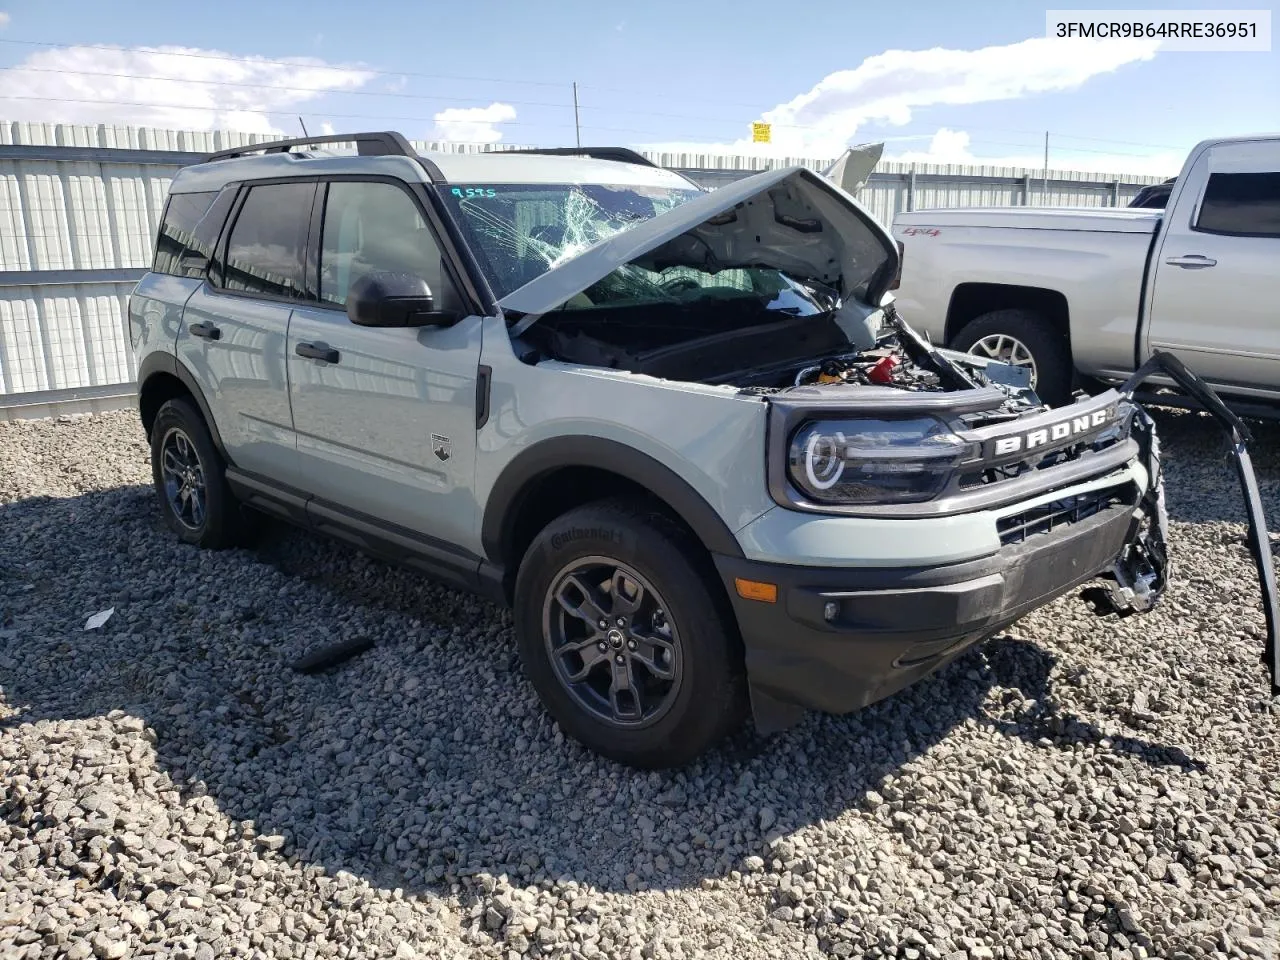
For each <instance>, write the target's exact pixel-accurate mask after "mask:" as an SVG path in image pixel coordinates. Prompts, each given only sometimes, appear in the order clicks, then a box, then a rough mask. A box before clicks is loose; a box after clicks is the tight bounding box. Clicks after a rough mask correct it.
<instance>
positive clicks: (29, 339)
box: [0, 123, 1158, 406]
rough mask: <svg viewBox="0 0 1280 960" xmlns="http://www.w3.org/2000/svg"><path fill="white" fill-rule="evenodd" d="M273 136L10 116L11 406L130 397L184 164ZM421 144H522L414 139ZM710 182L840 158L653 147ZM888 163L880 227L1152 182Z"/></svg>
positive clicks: (2, 318)
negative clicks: (170, 201) (148, 282)
mask: <svg viewBox="0 0 1280 960" xmlns="http://www.w3.org/2000/svg"><path fill="white" fill-rule="evenodd" d="M264 139H267V138H265V137H262V136H258V135H252V134H239V133H230V132H224V131H213V132H190V131H176V130H154V129H149V128H137V127H115V126H105V125H104V126H96V127H89V126H69V125H61V124H57V125H55V124H28V123H0V406H8V405H12V404H14V403H19V402H21V403H31V404H35V403H40V404H44V403H47V402H56V401H59V400H62V399H68V398H77V397H80V398H83V397H90V398H91V397H94V396H104V395H110V394H112V393H122V392H126V390H127V386H128V384H130V382H131V381H132V380H133V377H134V374H135V368H134V364H133V358H132V356H131V355H130V351H129V350H128V348H127V343H128V340H127V331H126V322H127V302H128V295H129V291H130V290H131V289H132V286H133V284H134V282H136V278H137V276H138V274H139V271H140V270H142V269H145V268H146V267H147V266H148V265H149V264H150V262H151V244H152V239H153V237H154V235H155V231H156V227H157V226H158V221H159V216H160V211H161V209H162V208H163V206H164V198H165V193H166V191H167V190H168V187H169V182H170V180H171V179H172V177H173V174H174V172H175V171H176V170H178V169H179V167H180V166H182V165H183V164H184V163H187V162H190V160H191V159H192V158H191V157H190V154H203V153H209V152H212V151H214V150H223V149H227V148H230V147H236V146H244V145H246V144H250V143H257V142H261V141H262V140H264ZM414 146H415V148H417V149H418V150H421V151H424V152H426V151H441V152H446V151H447V152H475V151H479V150H488V149H511V148H513V147H514V146H515V145H493V146H489V145H476V144H454V143H434V142H415V143H414ZM184 155H185V156H184ZM647 156H648V157H649V158H650V159H652V160H653V161H654V162H656V163H658V164H660V165H662V166H667V167H673V168H676V169H680V170H683V171H686V172H688V174H689V175H690V176H691V177H692V178H693V179H695V180H697V181H699V182H700V183H703V184H705V185H707V186H715V185H717V184H719V183H724V182H728V181H729V180H734V179H738V178H739V177H742V176H746V175H747V174H749V173H750V172H752V171H753V170H759V169H765V168H766V167H773V166H778V165H790V164H797V165H801V166H806V167H809V168H810V169H815V170H820V169H823V168H825V167H826V166H827V165H828V164H829V163H830V160H824V159H820V158H812V157H781V158H774V159H766V158H762V157H757V156H739V155H724V154H702V153H653V152H649V153H647ZM1041 176H1042V173H1041V172H1040V171H1027V170H1019V169H1011V168H992V167H944V166H932V165H916V166H912V165H904V164H895V163H881V164H880V165H879V166H878V167H877V168H876V172H875V173H874V174H873V175H872V179H871V181H870V182H869V183H868V184H867V186H866V187H865V189H864V191H863V193H862V194H861V195H860V196H859V199H860V200H861V201H862V202H863V203H864V204H865V205H866V206H867V207H868V209H869V210H870V211H871V213H872V214H873V215H874V216H875V217H876V218H877V219H879V220H880V221H881V222H882V223H885V224H889V223H891V222H892V220H893V217H894V216H895V215H896V214H897V213H898V212H899V211H900V210H905V209H908V208H914V209H922V208H927V207H939V206H974V205H1007V204H1020V203H1026V202H1030V203H1033V204H1040V203H1044V202H1047V203H1050V204H1070V205H1090V206H1093V205H1105V204H1111V203H1115V202H1117V200H1118V202H1119V203H1120V204H1124V203H1127V202H1128V201H1129V199H1130V198H1132V196H1133V195H1134V194H1135V193H1136V192H1137V191H1138V190H1139V189H1140V188H1141V187H1142V186H1143V185H1145V184H1148V183H1156V182H1158V178H1154V177H1125V176H1114V175H1113V176H1108V175H1103V174H1092V175H1091V174H1080V173H1073V172H1070V171H1055V170H1051V171H1049V181H1050V182H1049V191H1048V194H1047V196H1043V195H1042V189H1043V188H1042V181H1041V180H1040V177H1041Z"/></svg>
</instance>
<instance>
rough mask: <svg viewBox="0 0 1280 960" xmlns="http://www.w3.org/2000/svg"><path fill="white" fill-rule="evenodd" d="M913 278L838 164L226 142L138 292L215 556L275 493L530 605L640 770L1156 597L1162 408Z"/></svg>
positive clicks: (171, 209) (544, 667) (153, 391)
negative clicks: (721, 164)
mask: <svg viewBox="0 0 1280 960" xmlns="http://www.w3.org/2000/svg"><path fill="white" fill-rule="evenodd" d="M332 142H348V143H351V142H354V143H356V144H357V147H358V153H357V154H354V155H345V156H344V155H340V154H337V153H334V152H332V151H330V152H314V151H311V150H309V148H310V147H311V146H313V145H316V144H319V143H332ZM897 268H898V251H897V249H896V247H895V245H894V243H893V240H892V239H891V237H890V235H889V234H888V233H887V232H886V231H885V229H884V228H883V227H881V226H879V225H878V224H877V223H875V222H874V221H873V220H872V218H871V217H870V216H869V215H868V214H867V213H866V212H865V211H864V210H862V209H861V208H860V207H859V206H858V205H857V203H856V202H854V200H853V199H852V198H851V197H850V196H849V195H848V194H847V193H844V192H843V191H842V190H840V189H839V188H838V187H836V186H835V185H834V184H832V183H831V182H829V181H828V180H826V179H824V178H823V177H821V176H819V175H817V174H815V173H812V172H810V171H808V170H805V169H801V168H794V167H793V168H787V169H780V170H773V171H767V172H764V173H761V174H758V175H755V176H751V177H749V178H747V179H744V180H741V181H738V182H736V183H732V184H730V185H728V186H725V187H722V188H720V189H718V190H715V191H703V190H700V189H699V188H697V187H696V186H695V185H694V184H692V183H690V182H689V181H688V180H686V179H684V178H682V177H681V176H679V175H678V174H676V173H675V172H672V171H668V170H663V169H660V168H657V167H655V166H653V165H652V164H650V163H648V162H647V161H645V160H644V159H643V158H641V157H640V156H639V155H637V154H634V153H632V152H630V151H625V150H615V149H600V150H551V151H512V152H495V153H484V154H471V155H443V154H442V155H433V156H425V155H423V156H420V155H418V154H417V153H415V152H414V150H413V149H412V148H411V146H410V145H409V144H408V143H407V142H406V141H405V140H404V139H403V138H402V137H401V136H400V135H398V134H394V133H378V134H360V135H344V136H339V137H330V138H319V139H318V140H317V139H313V140H306V141H285V142H281V143H275V144H260V145H257V146H254V147H250V148H245V149H242V150H237V151H230V152H226V153H221V154H215V155H213V156H211V157H209V158H208V160H207V161H205V162H202V163H198V164H195V165H193V166H190V167H187V168H185V169H183V170H182V171H181V172H179V173H178V175H177V176H176V178H175V179H174V181H173V184H172V187H171V190H170V194H169V198H168V201H167V203H166V206H165V210H164V214H163V219H162V223H161V226H160V231H159V237H158V241H157V247H156V254H155V262H154V265H153V268H152V270H151V271H150V272H149V273H148V274H147V275H146V276H145V277H144V278H143V279H142V280H141V282H140V283H139V284H138V286H137V288H136V289H135V291H134V292H133V295H132V299H131V304H130V310H129V318H130V328H131V338H132V343H133V347H134V349H135V351H136V353H137V357H138V368H139V377H138V383H139V395H138V396H139V406H140V412H141V416H142V422H143V425H144V427H145V429H146V431H147V434H148V436H149V437H150V441H151V451H152V460H153V466H154V478H155V486H156V490H157V493H158V495H159V500H160V503H161V505H162V509H163V511H164V515H165V518H166V520H167V522H168V524H169V525H170V527H172V529H173V530H174V531H175V532H176V534H177V535H178V536H179V537H181V538H182V539H183V540H185V541H187V542H189V543H192V544H198V545H200V546H205V547H225V546H229V545H233V544H235V543H237V542H240V541H241V538H242V537H243V536H244V535H245V534H246V533H247V532H248V531H249V530H250V528H251V527H252V526H253V519H252V518H253V517H254V516H255V515H257V513H258V512H265V513H269V514H274V515H277V516H280V517H283V518H286V519H288V520H290V521H293V522H295V523H298V524H302V525H304V526H307V527H310V528H312V529H314V530H317V531H322V532H324V533H328V534H331V535H333V536H336V537H340V538H341V539H343V540H345V541H347V542H349V543H352V544H354V545H356V546H357V547H358V548H359V549H361V550H364V551H367V552H369V553H371V554H375V555H378V556H381V557H384V558H387V559H390V560H394V561H399V562H403V563H407V564H410V565H412V566H414V567H417V568H419V569H421V570H423V571H425V572H427V573H429V574H431V575H432V576H435V577H438V578H440V579H442V580H444V581H446V582H448V583H450V584H453V585H456V586H458V587H461V588H467V589H470V590H474V591H478V592H480V593H481V594H483V595H485V596H488V597H490V598H492V599H493V600H495V601H497V602H500V603H505V604H509V605H511V607H512V608H513V614H514V623H515V634H516V640H517V643H518V646H519V651H520V655H521V657H522V660H523V663H524V667H525V670H526V672H527V674H528V677H529V679H530V680H531V682H532V683H533V685H534V687H535V688H536V689H537V691H538V693H539V695H540V696H541V698H542V700H543V702H544V703H545V705H546V708H547V709H548V711H549V712H550V713H551V714H552V716H554V718H555V719H556V720H557V721H558V723H559V724H560V726H561V727H562V728H563V730H564V731H565V732H566V733H568V734H570V735H572V736H573V737H576V738H577V739H578V740H579V741H581V742H582V743H584V744H586V745H587V746H589V747H590V748H592V749H594V750H596V751H598V752H600V753H602V754H604V755H607V756H609V757H612V758H615V759H617V760H620V761H623V762H625V763H629V764H633V765H637V766H643V767H663V766H675V765H680V764H683V763H686V762H688V761H689V760H691V759H692V758H694V757H696V756H697V755H699V754H700V753H702V752H703V751H704V750H706V749H707V748H708V747H709V746H711V745H712V744H713V743H715V742H716V741H717V740H718V739H719V738H720V737H722V736H723V735H724V734H726V733H727V732H729V731H730V730H732V729H733V728H734V727H735V726H736V725H737V724H739V723H740V722H741V720H742V718H743V716H744V714H745V713H746V712H747V711H748V710H749V711H750V712H751V713H752V714H753V715H754V719H755V723H756V726H757V727H758V728H759V729H761V730H762V731H766V732H767V731H773V730H778V729H782V728H784V727H786V726H787V725H789V724H791V723H793V722H794V721H795V720H796V719H797V717H798V716H799V715H800V713H801V711H802V710H803V709H804V708H812V709H817V710H824V711H830V712H837V713H840V712H848V711H851V710H854V709H856V708H859V707H861V706H863V705H865V704H868V703H871V702H873V701H875V700H877V699H879V698H882V697H885V696H887V695H889V694H891V693H893V692H894V691H896V690H898V689H900V688H902V687H903V686H905V685H907V684H909V683H911V682H912V681H914V680H916V679H918V678H919V677H922V676H924V675H925V674H927V673H929V672H930V671H932V670H935V669H937V668H938V667H940V666H942V665H943V664H945V663H947V662H948V661H950V660H951V659H953V658H955V657H956V656H957V655H959V654H960V653H961V652H962V651H964V650H965V649H966V648H968V647H970V646H971V645H972V644H974V643H976V642H978V641H980V640H982V639H984V638H985V637H988V636H990V635H991V634H992V633H994V632H995V631H998V630H1000V629H1001V628H1003V627H1005V626H1007V625H1008V624H1010V623H1011V622H1012V621H1014V620H1016V619H1017V618H1018V617H1020V616H1022V615H1023V614H1025V613H1026V612H1027V611H1029V610H1031V609H1032V608H1034V607H1036V606H1039V605H1041V604H1044V603H1046V602H1047V601H1049V600H1050V599H1052V598H1054V597H1057V596H1059V595H1062V594H1064V593H1066V592H1069V591H1071V590H1072V589H1073V588H1076V587H1077V586H1080V585H1082V584H1085V583H1086V582H1088V581H1093V580H1095V579H1097V580H1098V583H1097V585H1096V587H1095V588H1094V593H1095V595H1096V602H1097V605H1098V606H1099V607H1100V608H1104V609H1106V610H1110V611H1121V612H1128V611H1133V610H1142V609H1146V608H1148V607H1149V606H1150V605H1151V604H1152V603H1153V602H1154V601H1155V599H1156V598H1157V597H1158V596H1159V595H1160V593H1161V592H1162V591H1163V589H1164V586H1165V579H1166V577H1165V557H1164V547H1163V543H1164V539H1163V526H1164V516H1163V509H1162V505H1163V500H1162V499H1161V496H1160V493H1161V490H1162V486H1161V484H1160V483H1159V467H1158V454H1157V451H1156V444H1155V433H1154V429H1153V426H1152V422H1151V420H1150V419H1149V418H1148V417H1147V415H1146V414H1145V412H1144V411H1143V410H1142V409H1141V407H1139V406H1138V405H1136V404H1134V403H1132V402H1131V401H1130V399H1129V395H1128V394H1126V393H1125V391H1124V390H1123V389H1119V390H1117V389H1111V390H1107V391H1106V392H1104V393H1102V394H1100V395H1098V396H1096V397H1092V398H1085V397H1081V398H1079V400H1078V402H1076V403H1074V404H1072V405H1071V406H1069V407H1068V408H1066V409H1059V410H1050V409H1048V408H1046V407H1045V406H1044V405H1043V404H1041V403H1040V401H1039V400H1038V399H1037V398H1036V397H1035V395H1034V394H1032V393H1031V392H1030V391H1029V390H1028V389H1027V388H1026V387H1025V384H1023V383H1021V382H1020V380H1019V375H1020V371H1018V370H1016V369H1014V368H1012V367H1009V366H1006V365H1003V364H998V363H988V362H986V361H983V360H980V359H978V358H976V357H970V356H965V355H961V354H952V353H950V352H947V351H939V350H936V349H934V348H932V347H931V346H929V345H928V344H927V343H926V342H925V341H923V340H922V339H921V338H919V337H917V336H916V335H915V334H914V333H913V332H912V331H911V329H910V328H909V327H907V326H906V325H905V324H904V323H903V322H902V320H901V319H900V318H899V317H898V316H897V315H896V313H895V312H894V310H893V307H892V302H891V301H892V298H891V295H890V294H889V291H890V289H891V287H892V286H893V284H894V280H895V273H896V271H897ZM1250 476H1251V474H1250ZM1264 529H1265V528H1264Z"/></svg>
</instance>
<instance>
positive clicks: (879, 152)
mask: <svg viewBox="0 0 1280 960" xmlns="http://www.w3.org/2000/svg"><path fill="white" fill-rule="evenodd" d="M883 154H884V144H883V143H860V144H858V145H857V146H856V147H850V148H849V149H848V150H846V151H845V152H844V153H842V154H841V155H840V159H839V160H837V161H836V162H835V163H833V164H832V165H831V166H829V167H827V169H825V170H823V171H822V175H823V176H824V177H826V178H827V179H828V180H831V181H833V182H835V183H837V184H839V186H840V189H842V190H843V191H844V192H845V193H847V194H849V196H851V197H853V196H857V194H858V191H859V190H861V189H862V188H863V187H864V186H866V183H867V180H869V179H870V178H871V172H872V171H873V170H875V168H876V164H878V163H879V162H880V157H881V156H883Z"/></svg>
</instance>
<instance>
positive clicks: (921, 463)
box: [788, 417, 976, 504]
mask: <svg viewBox="0 0 1280 960" xmlns="http://www.w3.org/2000/svg"><path fill="white" fill-rule="evenodd" d="M975 452H976V451H974V449H973V445H972V444H969V443H966V442H965V441H964V440H962V439H961V438H960V437H958V436H956V435H955V434H954V433H952V432H951V431H950V430H949V429H948V428H947V425H946V424H944V423H943V422H942V421H941V420H937V419H934V418H933V417H915V418H912V419H907V420H827V421H822V422H818V423H810V424H806V425H805V426H803V427H801V428H800V430H798V431H797V432H796V434H795V436H794V437H793V438H792V440H791V450H790V454H789V457H788V467H789V470H790V473H791V482H792V483H794V484H795V485H796V487H797V488H798V489H799V490H800V491H801V492H802V493H803V494H804V495H805V496H806V497H807V498H809V499H810V500H812V501H814V502H816V503H833V504H865V503H917V502H919V501H922V500H929V499H932V498H933V497H935V496H937V495H938V494H939V493H940V492H941V491H942V489H943V488H944V487H945V486H946V485H947V480H948V479H949V478H950V477H951V474H952V472H953V471H954V470H955V468H956V466H957V465H958V464H960V463H961V462H962V461H964V460H966V459H968V458H969V457H971V456H973V455H974V454H975Z"/></svg>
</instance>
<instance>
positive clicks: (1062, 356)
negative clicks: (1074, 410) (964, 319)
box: [952, 309, 1074, 407]
mask: <svg viewBox="0 0 1280 960" xmlns="http://www.w3.org/2000/svg"><path fill="white" fill-rule="evenodd" d="M952 346H953V347H954V348H955V349H956V350H963V351H964V352H966V353H972V354H974V355H976V356H979V357H986V358H988V359H991V360H1001V361H1003V362H1005V363H1009V364H1013V365H1014V366H1017V367H1026V368H1028V369H1029V370H1030V371H1031V388H1032V389H1033V390H1035V392H1036V394H1037V395H1038V396H1039V397H1040V399H1041V400H1043V401H1044V402H1045V403H1047V404H1049V405H1050V406H1052V407H1060V406H1062V405H1063V404H1065V403H1069V402H1070V400H1071V390H1072V380H1073V378H1074V370H1073V369H1072V363H1071V346H1070V344H1069V343H1068V341H1067V338H1066V337H1065V336H1063V335H1062V334H1061V333H1060V332H1059V331H1057V330H1056V329H1054V327H1053V324H1052V323H1051V322H1050V321H1049V320H1048V319H1046V318H1045V317H1043V316H1041V315H1040V314H1038V313H1036V312H1035V311H1032V310H1021V309H1013V310H993V311H992V312H990V313H984V314H983V315H982V316H980V317H978V318H976V319H974V320H972V321H970V322H969V323H968V324H966V325H965V327H964V328H963V329H962V330H961V331H960V332H959V333H958V334H957V335H956V337H955V339H954V340H953V341H952Z"/></svg>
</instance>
